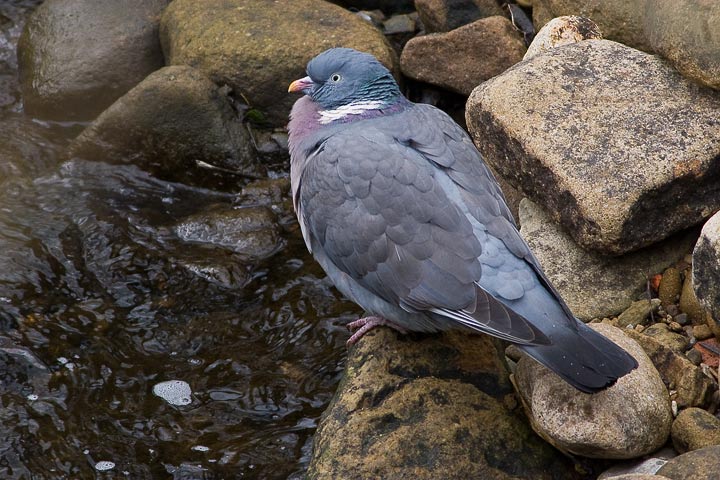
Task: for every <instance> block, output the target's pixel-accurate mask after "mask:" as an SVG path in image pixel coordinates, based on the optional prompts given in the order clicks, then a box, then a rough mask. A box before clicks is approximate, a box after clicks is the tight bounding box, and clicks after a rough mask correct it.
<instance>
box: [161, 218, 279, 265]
mask: <svg viewBox="0 0 720 480" xmlns="http://www.w3.org/2000/svg"><path fill="white" fill-rule="evenodd" d="M173 231H174V232H175V234H176V235H177V236H178V238H180V239H181V240H182V241H184V242H187V243H192V244H206V245H213V246H216V247H220V248H223V249H226V250H229V251H231V252H233V253H235V254H238V255H240V256H242V257H244V258H248V259H262V258H267V257H269V256H270V255H272V254H274V253H275V252H277V251H278V250H279V249H280V247H281V246H282V239H281V237H280V235H279V230H278V227H277V223H276V220H275V215H274V214H273V213H272V211H270V209H269V208H267V207H263V206H249V207H240V208H228V206H226V205H217V206H214V207H212V208H209V209H207V210H206V211H203V212H202V213H199V214H195V215H191V216H190V217H188V218H186V219H184V220H183V221H182V222H180V223H179V224H177V225H176V226H175V227H173Z"/></svg>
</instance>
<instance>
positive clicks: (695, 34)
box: [641, 0, 720, 89]
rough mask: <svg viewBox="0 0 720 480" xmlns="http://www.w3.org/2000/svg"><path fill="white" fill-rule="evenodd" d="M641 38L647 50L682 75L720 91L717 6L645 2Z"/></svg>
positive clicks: (689, 0)
mask: <svg viewBox="0 0 720 480" xmlns="http://www.w3.org/2000/svg"><path fill="white" fill-rule="evenodd" d="M641 18H642V19H644V31H645V36H646V37H647V39H648V42H649V43H650V46H651V48H652V49H653V50H654V51H655V52H657V53H658V54H660V55H662V56H663V57H665V58H667V59H668V60H670V62H672V63H673V65H675V67H676V68H677V69H678V70H680V72H682V73H683V75H685V76H687V77H689V78H692V79H694V80H696V81H698V82H700V83H702V84H705V85H707V86H708V87H712V88H715V89H720V56H718V51H720V4H719V3H718V2H712V1H705V0H680V1H678V0H653V1H652V2H646V6H645V14H644V15H642V16H641Z"/></svg>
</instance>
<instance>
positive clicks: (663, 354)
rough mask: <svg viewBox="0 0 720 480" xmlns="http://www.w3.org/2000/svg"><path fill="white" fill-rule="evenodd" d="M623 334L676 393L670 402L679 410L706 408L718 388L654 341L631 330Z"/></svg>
mask: <svg viewBox="0 0 720 480" xmlns="http://www.w3.org/2000/svg"><path fill="white" fill-rule="evenodd" d="M623 332H624V333H625V334H626V335H627V336H629V337H630V338H632V339H633V340H635V341H636V342H637V343H639V344H640V346H641V347H642V348H643V350H644V351H645V353H646V354H647V355H648V357H650V359H651V360H652V362H653V364H654V365H655V368H657V370H658V372H660V376H661V377H662V379H663V382H665V384H666V385H668V386H670V388H671V389H672V390H674V391H675V392H676V393H675V395H674V397H673V400H675V401H676V402H677V405H678V407H680V408H687V407H701V408H702V407H706V406H708V404H709V402H710V399H711V397H712V394H713V393H714V392H715V390H717V385H716V384H715V383H714V382H713V381H712V380H711V379H710V378H708V377H707V376H706V375H705V374H704V373H703V372H702V370H701V369H700V368H698V367H696V366H695V365H693V363H692V362H691V361H690V360H688V359H687V358H686V357H685V356H684V355H682V354H679V353H677V352H675V351H673V350H672V349H670V348H668V347H666V346H665V345H663V344H662V343H660V342H659V341H658V340H657V339H655V338H653V337H650V336H648V335H645V334H644V333H638V332H635V331H632V330H623Z"/></svg>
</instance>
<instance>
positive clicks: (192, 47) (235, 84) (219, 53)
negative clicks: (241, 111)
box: [160, 0, 396, 126]
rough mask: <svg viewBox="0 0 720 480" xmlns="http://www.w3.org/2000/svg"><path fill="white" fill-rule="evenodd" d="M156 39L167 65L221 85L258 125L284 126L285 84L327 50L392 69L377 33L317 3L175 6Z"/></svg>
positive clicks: (237, 0)
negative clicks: (354, 52)
mask: <svg viewBox="0 0 720 480" xmlns="http://www.w3.org/2000/svg"><path fill="white" fill-rule="evenodd" d="M160 39H161V41H162V45H163V51H164V52H165V58H166V60H167V62H168V63H169V64H172V65H178V64H184V65H190V66H193V67H195V68H198V69H200V70H202V71H203V72H205V73H206V74H207V75H209V76H210V78H212V80H213V81H215V83H217V84H227V85H229V86H230V87H231V88H232V89H233V94H234V95H236V96H237V97H238V98H240V97H242V98H243V99H245V100H246V101H247V102H249V103H250V105H251V107H252V108H253V109H254V116H255V118H257V119H258V120H265V121H267V122H269V123H271V124H273V125H276V126H281V125H285V124H286V123H287V116H288V113H289V112H290V108H291V107H292V104H293V102H295V100H297V97H296V96H293V95H288V94H287V88H288V85H289V84H290V82H292V81H293V80H296V79H298V78H300V77H303V76H305V66H306V65H307V62H308V61H309V60H310V59H311V58H312V57H314V56H315V55H317V54H318V53H320V52H322V51H323V50H326V49H328V48H331V47H337V46H343V47H351V48H356V49H358V50H362V51H366V52H368V53H372V54H373V55H375V56H376V57H377V58H378V59H379V60H380V61H381V62H382V63H383V64H385V65H386V66H388V67H390V68H391V69H394V65H395V62H396V59H395V57H394V53H393V51H392V49H391V47H390V46H389V44H388V43H387V41H386V40H385V37H384V36H383V35H382V33H381V32H380V31H379V30H378V29H377V28H375V27H374V26H373V25H371V24H370V23H368V22H366V21H365V20H363V19H361V18H360V17H358V16H357V15H355V14H353V13H351V12H349V11H347V10H345V9H343V8H341V7H338V6H335V5H331V4H328V3H326V2H324V1H321V0H293V1H292V2H267V1H265V0H207V1H203V2H197V1H195V0H175V1H174V2H172V3H171V4H170V6H169V7H168V8H167V10H166V11H165V13H164V14H163V17H162V21H161V24H160Z"/></svg>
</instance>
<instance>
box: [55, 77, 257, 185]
mask: <svg viewBox="0 0 720 480" xmlns="http://www.w3.org/2000/svg"><path fill="white" fill-rule="evenodd" d="M69 156H71V157H82V158H86V159H89V160H100V161H105V162H110V163H133V164H135V165H138V166H139V167H141V168H143V169H145V170H148V171H150V172H151V173H153V174H155V175H157V176H159V177H162V178H165V179H169V180H174V181H183V182H186V183H190V184H198V183H203V181H204V180H217V179H211V178H206V177H207V176H211V175H212V174H213V171H212V170H210V171H208V169H207V168H201V165H205V166H208V165H210V166H213V167H216V168H219V169H222V172H223V174H222V176H225V177H228V174H227V173H226V172H227V171H233V172H237V173H239V174H242V173H244V172H245V173H247V172H252V171H257V168H258V167H257V165H256V164H255V152H254V150H253V147H252V143H251V140H250V138H249V134H248V132H247V129H246V128H245V127H244V126H243V124H242V123H241V122H240V120H239V119H238V118H237V115H236V113H235V112H234V110H233V109H232V107H231V106H230V103H229V101H228V99H227V97H226V95H225V93H224V92H223V90H222V89H220V88H218V87H217V86H216V85H215V84H214V83H213V82H211V81H210V79H208V78H207V77H206V76H205V75H204V74H202V73H201V72H199V71H198V70H195V69H193V68H190V67H185V66H175V67H165V68H163V69H161V70H158V71H157V72H155V73H153V74H151V75H149V76H148V77H147V78H146V79H145V80H143V81H142V82H141V83H140V84H139V85H137V86H136V87H135V88H133V89H132V90H131V91H130V92H128V93H127V94H126V95H124V96H123V97H122V98H120V99H119V100H117V101H116V102H115V103H114V104H112V105H111V106H110V108H108V109H107V110H106V111H104V112H103V113H102V114H101V115H100V116H99V117H98V118H97V119H96V120H95V121H94V122H93V123H92V124H90V126H89V127H87V128H86V129H85V130H84V131H83V132H82V133H81V134H80V135H79V136H78V137H77V138H76V139H75V140H74V141H73V143H72V144H71V145H70V147H69ZM198 162H202V163H201V164H198ZM206 172H207V173H206ZM237 180H238V177H233V176H229V180H228V181H230V182H233V181H234V183H235V184H237Z"/></svg>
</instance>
